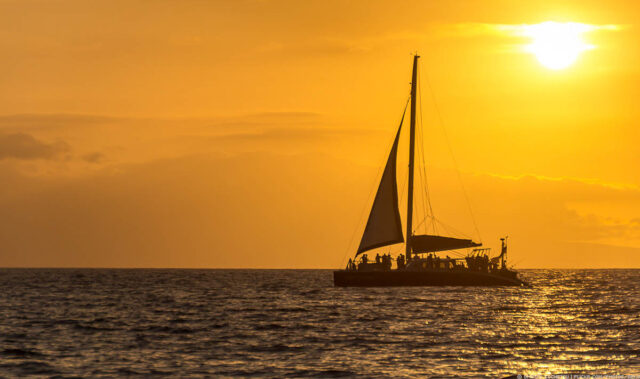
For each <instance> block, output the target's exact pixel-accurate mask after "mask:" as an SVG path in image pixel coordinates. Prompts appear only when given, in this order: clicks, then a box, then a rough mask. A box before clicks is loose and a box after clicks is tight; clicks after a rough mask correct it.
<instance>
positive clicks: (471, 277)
mask: <svg viewBox="0 0 640 379" xmlns="http://www.w3.org/2000/svg"><path fill="white" fill-rule="evenodd" d="M333 284H334V285H335V286H336V287H403V286H523V285H525V283H524V282H523V281H521V280H520V279H518V278H517V277H507V276H503V275H499V274H490V273H485V272H478V271H467V270H464V271H462V270H460V271H455V270H421V271H409V270H391V271H347V270H340V271H334V272H333Z"/></svg>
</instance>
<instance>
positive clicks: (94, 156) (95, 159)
mask: <svg viewBox="0 0 640 379" xmlns="http://www.w3.org/2000/svg"><path fill="white" fill-rule="evenodd" d="M106 158H107V157H106V155H104V154H103V153H101V152H99V151H96V152H93V153H88V154H84V155H83V156H82V160H84V161H85V162H89V163H101V162H104V160H105V159H106Z"/></svg>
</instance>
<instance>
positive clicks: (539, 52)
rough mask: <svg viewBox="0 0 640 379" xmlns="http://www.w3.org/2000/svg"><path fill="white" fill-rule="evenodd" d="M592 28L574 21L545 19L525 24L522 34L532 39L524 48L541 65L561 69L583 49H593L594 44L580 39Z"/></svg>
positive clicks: (576, 57)
mask: <svg viewBox="0 0 640 379" xmlns="http://www.w3.org/2000/svg"><path fill="white" fill-rule="evenodd" d="M592 29H593V27H592V26H591V25H586V24H579V23H575V22H567V23H560V22H554V21H547V22H543V23H540V24H535V25H526V26H524V33H523V34H524V35H525V36H527V37H530V38H531V39H532V42H531V44H530V45H528V46H527V47H526V50H527V51H528V52H530V53H532V54H534V55H535V56H536V58H537V59H538V61H539V62H540V63H541V64H542V65H543V66H545V67H547V68H549V69H552V70H561V69H564V68H567V67H569V66H570V65H571V64H572V63H573V62H575V61H576V59H578V56H579V55H580V53H582V52H583V51H585V50H589V49H593V47H594V46H592V45H589V44H587V43H585V42H584V41H583V40H582V34H583V33H585V32H588V31H590V30H592Z"/></svg>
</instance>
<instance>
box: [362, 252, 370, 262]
mask: <svg viewBox="0 0 640 379" xmlns="http://www.w3.org/2000/svg"><path fill="white" fill-rule="evenodd" d="M368 260H369V257H367V254H362V263H364V264H367V261H368Z"/></svg>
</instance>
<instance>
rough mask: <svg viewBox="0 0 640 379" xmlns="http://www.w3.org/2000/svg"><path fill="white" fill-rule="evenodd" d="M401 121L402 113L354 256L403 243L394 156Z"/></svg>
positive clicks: (396, 150)
mask: <svg viewBox="0 0 640 379" xmlns="http://www.w3.org/2000/svg"><path fill="white" fill-rule="evenodd" d="M403 120H404V113H403V114H402V120H400V127H399V128H398V133H397V134H396V139H395V141H393V147H392V148H391V153H389V159H388V160H387V165H386V166H385V168H384V173H383V174H382V179H381V180H380V186H379V187H378V192H377V193H376V198H375V200H374V201H373V206H372V207H371V213H369V220H368V221H367V226H366V227H365V229H364V234H363V235H362V240H360V246H359V247H358V252H357V253H356V256H358V254H360V253H363V252H365V251H367V250H371V249H375V248H376V247H381V246H386V245H391V244H394V243H400V242H404V237H403V235H402V222H401V221H400V210H399V209H398V185H397V183H396V155H397V152H398V140H399V139H400V130H401V129H402V121H403Z"/></svg>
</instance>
